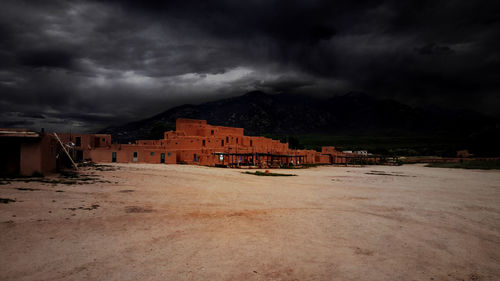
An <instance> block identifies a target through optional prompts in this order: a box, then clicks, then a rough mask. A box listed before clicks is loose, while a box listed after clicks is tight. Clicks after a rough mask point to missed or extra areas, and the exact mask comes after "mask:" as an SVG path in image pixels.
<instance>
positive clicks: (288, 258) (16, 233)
mask: <svg viewBox="0 0 500 281" xmlns="http://www.w3.org/2000/svg"><path fill="white" fill-rule="evenodd" d="M101 170H102V169H100V170H96V168H85V169H84V170H83V171H82V172H81V173H82V174H84V176H83V178H79V179H75V180H72V179H69V180H67V179H65V180H64V181H66V183H73V184H64V183H61V182H60V183H58V181H59V179H55V180H54V182H45V183H43V182H30V181H28V182H19V181H13V182H10V183H6V182H3V184H1V185H0V197H1V198H10V199H14V200H16V202H10V203H8V204H1V203H0V254H1V258H0V280H500V171H477V170H458V169H441V168H426V167H423V166H419V165H407V166H401V167H388V166H369V167H363V168H355V167H319V168H312V169H305V170H279V172H282V173H294V174H297V175H298V176H296V177H259V176H254V175H247V174H242V173H241V170H236V169H221V168H208V167H197V166H188V165H146V164H144V165H143V164H135V165H134V164H131V165H123V164H122V165H114V166H113V168H112V169H107V168H106V169H104V170H105V171H101ZM106 170H108V171H106ZM85 175H87V176H85ZM75 181H76V182H75ZM17 188H21V189H17ZM30 189H34V190H30Z"/></svg>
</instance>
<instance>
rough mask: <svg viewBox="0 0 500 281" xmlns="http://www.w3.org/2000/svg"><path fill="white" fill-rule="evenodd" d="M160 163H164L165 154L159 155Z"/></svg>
mask: <svg viewBox="0 0 500 281" xmlns="http://www.w3.org/2000/svg"><path fill="white" fill-rule="evenodd" d="M160 163H165V153H162V154H161V155H160Z"/></svg>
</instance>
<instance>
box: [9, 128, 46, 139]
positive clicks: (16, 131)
mask: <svg viewBox="0 0 500 281" xmlns="http://www.w3.org/2000/svg"><path fill="white" fill-rule="evenodd" d="M0 137H7V138H38V137H40V134H39V133H37V132H33V131H30V130H28V129H25V128H0Z"/></svg>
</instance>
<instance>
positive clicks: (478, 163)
mask: <svg viewBox="0 0 500 281" xmlns="http://www.w3.org/2000/svg"><path fill="white" fill-rule="evenodd" d="M425 166H426V167H433V168H459V169H480V170H499V169H500V161H498V160H494V161H493V160H492V161H485V160H470V161H463V162H457V163H429V164H427V165H425Z"/></svg>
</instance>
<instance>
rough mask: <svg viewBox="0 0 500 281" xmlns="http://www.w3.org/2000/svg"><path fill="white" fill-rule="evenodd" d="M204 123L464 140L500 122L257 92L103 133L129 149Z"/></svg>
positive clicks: (252, 131) (369, 101) (395, 105)
mask: <svg viewBox="0 0 500 281" xmlns="http://www.w3.org/2000/svg"><path fill="white" fill-rule="evenodd" d="M177 118H192V119H204V120H207V121H208V123H209V124H212V125H221V126H230V127H242V128H244V129H245V134H247V135H263V134H272V135H298V134H329V135H332V134H333V135H335V134H337V135H339V134H365V135H366V134H396V135H398V134H399V135H403V134H417V135H418V134H426V135H433V134H458V135H463V134H467V133H469V132H472V131H474V129H475V128H477V127H478V126H483V125H491V124H494V123H495V122H498V120H496V119H494V118H492V117H487V116H484V115H482V114H479V113H470V112H468V113H465V111H447V110H445V109H442V110H439V109H436V108H433V109H426V108H423V107H412V106H409V105H406V104H403V103H401V102H398V101H395V100H391V99H379V98H376V97H373V96H370V95H368V94H366V93H362V92H349V93H346V94H344V95H340V96H333V97H329V98H323V99H322V98H316V97H310V96H306V95H298V94H286V93H283V94H267V93H265V92H261V91H252V92H248V93H246V94H243V95H241V96H236V97H230V98H225V99H221V100H216V101H211V102H206V103H202V104H198V105H194V104H184V105H180V106H176V107H173V108H170V109H168V110H165V111H163V112H160V113H158V114H156V115H154V116H151V117H149V118H145V119H141V120H138V121H134V122H130V123H127V124H123V125H119V126H110V127H107V128H105V129H103V130H101V131H100V132H99V133H107V134H111V135H112V137H113V139H114V140H115V141H118V142H121V143H126V142H131V141H135V140H137V139H146V138H147V137H148V135H149V133H150V132H151V129H152V128H153V127H154V125H155V124H157V123H161V124H163V125H164V126H165V127H168V128H173V127H175V119H177Z"/></svg>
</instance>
